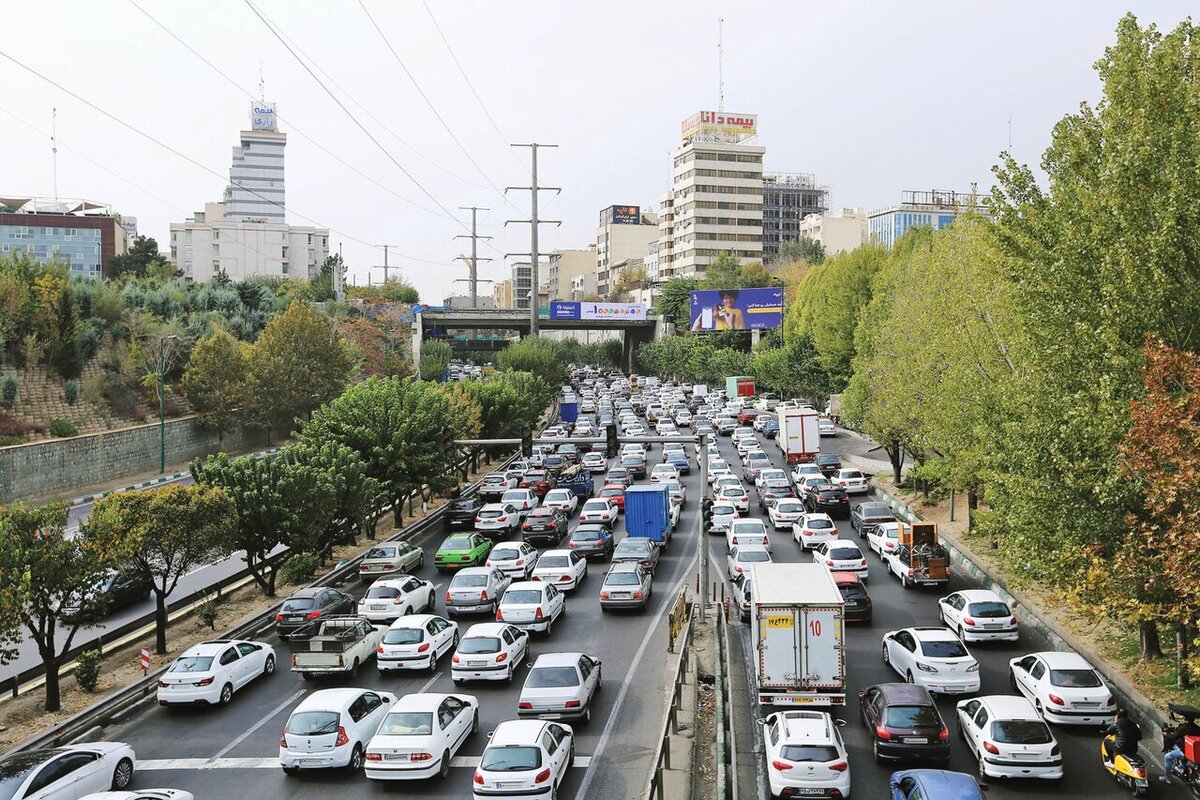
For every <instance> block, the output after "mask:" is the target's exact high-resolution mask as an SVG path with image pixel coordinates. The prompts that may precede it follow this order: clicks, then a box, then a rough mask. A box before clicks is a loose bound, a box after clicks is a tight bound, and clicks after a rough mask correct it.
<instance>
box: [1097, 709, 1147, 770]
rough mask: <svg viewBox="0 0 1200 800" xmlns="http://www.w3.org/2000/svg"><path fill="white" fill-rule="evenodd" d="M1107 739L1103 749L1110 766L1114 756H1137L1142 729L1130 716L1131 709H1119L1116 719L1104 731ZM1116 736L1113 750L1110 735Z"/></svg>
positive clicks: (1105, 759) (1105, 760)
mask: <svg viewBox="0 0 1200 800" xmlns="http://www.w3.org/2000/svg"><path fill="white" fill-rule="evenodd" d="M1104 735H1105V737H1106V738H1105V740H1104V743H1103V745H1102V746H1101V749H1102V750H1103V751H1104V762H1105V764H1107V765H1108V766H1112V762H1113V757H1114V756H1116V755H1118V754H1119V755H1123V756H1136V755H1137V751H1138V742H1140V741H1141V740H1142V729H1141V728H1139V727H1138V724H1137V723H1136V722H1134V721H1133V720H1132V719H1130V718H1129V709H1127V708H1119V709H1117V716H1116V719H1114V720H1113V723H1112V724H1111V725H1109V726H1108V728H1107V729H1106V730H1105V731H1104ZM1112 735H1115V736H1116V741H1114V742H1113V745H1112V750H1110V749H1109V743H1108V739H1107V737H1108V736H1112Z"/></svg>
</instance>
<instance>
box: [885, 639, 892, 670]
mask: <svg viewBox="0 0 1200 800" xmlns="http://www.w3.org/2000/svg"><path fill="white" fill-rule="evenodd" d="M883 663H885V664H887V665H888V666H891V663H892V661H891V658H889V657H888V649H887V644H886V643H885V644H884V645H883Z"/></svg>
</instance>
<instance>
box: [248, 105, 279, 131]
mask: <svg viewBox="0 0 1200 800" xmlns="http://www.w3.org/2000/svg"><path fill="white" fill-rule="evenodd" d="M250 130H252V131H277V130H279V125H278V124H277V123H276V121H275V104H274V103H267V102H264V101H262V100H255V101H254V102H252V103H251V104H250Z"/></svg>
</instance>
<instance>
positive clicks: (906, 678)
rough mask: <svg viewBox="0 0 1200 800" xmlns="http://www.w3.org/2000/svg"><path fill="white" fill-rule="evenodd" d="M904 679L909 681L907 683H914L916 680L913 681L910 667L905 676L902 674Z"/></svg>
mask: <svg viewBox="0 0 1200 800" xmlns="http://www.w3.org/2000/svg"><path fill="white" fill-rule="evenodd" d="M904 680H906V681H907V682H909V683H916V681H915V680H913V674H912V670H911V669H910V670H909V671H908V673H907V674H905V676H904Z"/></svg>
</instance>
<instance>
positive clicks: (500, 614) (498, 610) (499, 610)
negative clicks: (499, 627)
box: [496, 606, 504, 622]
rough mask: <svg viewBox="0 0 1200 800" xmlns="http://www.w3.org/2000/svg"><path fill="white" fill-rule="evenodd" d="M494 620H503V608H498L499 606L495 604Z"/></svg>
mask: <svg viewBox="0 0 1200 800" xmlns="http://www.w3.org/2000/svg"><path fill="white" fill-rule="evenodd" d="M496 621H497V622H504V609H502V608H500V607H499V606H496Z"/></svg>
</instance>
